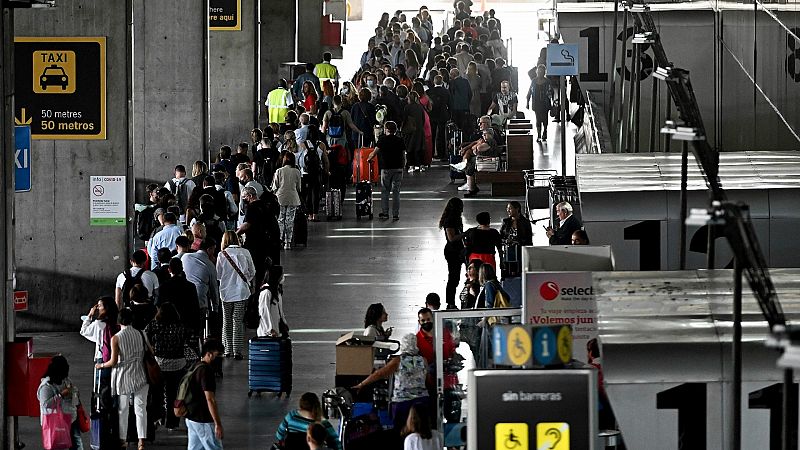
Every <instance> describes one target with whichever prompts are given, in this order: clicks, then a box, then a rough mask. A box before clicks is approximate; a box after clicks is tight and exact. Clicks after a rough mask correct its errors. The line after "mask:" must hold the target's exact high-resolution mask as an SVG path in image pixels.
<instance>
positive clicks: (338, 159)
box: [331, 144, 350, 167]
mask: <svg viewBox="0 0 800 450" xmlns="http://www.w3.org/2000/svg"><path fill="white" fill-rule="evenodd" d="M331 152H332V153H333V158H331V160H332V161H333V162H334V163H335V164H336V165H337V166H340V167H346V166H348V165H349V164H350V158H349V156H348V154H347V149H346V148H344V146H343V145H339V144H334V145H332V146H331Z"/></svg>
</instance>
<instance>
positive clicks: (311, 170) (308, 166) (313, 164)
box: [303, 140, 322, 177]
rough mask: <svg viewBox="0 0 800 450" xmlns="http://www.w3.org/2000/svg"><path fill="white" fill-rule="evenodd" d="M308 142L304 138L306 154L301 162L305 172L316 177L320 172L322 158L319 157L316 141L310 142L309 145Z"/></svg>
mask: <svg viewBox="0 0 800 450" xmlns="http://www.w3.org/2000/svg"><path fill="white" fill-rule="evenodd" d="M309 142H310V141H308V140H306V154H305V156H303V163H304V168H305V170H306V173H307V174H308V175H310V176H312V177H316V176H319V173H320V172H321V170H320V169H321V165H322V160H321V159H320V157H319V152H317V143H316V142H311V145H309Z"/></svg>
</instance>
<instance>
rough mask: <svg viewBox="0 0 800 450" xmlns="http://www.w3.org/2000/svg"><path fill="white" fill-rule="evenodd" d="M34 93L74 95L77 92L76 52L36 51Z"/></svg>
mask: <svg viewBox="0 0 800 450" xmlns="http://www.w3.org/2000/svg"><path fill="white" fill-rule="evenodd" d="M32 75H33V92H35V93H37V94H72V93H74V92H75V84H76V79H75V52H74V51H71V50H61V51H59V50H36V51H34V52H33V71H32Z"/></svg>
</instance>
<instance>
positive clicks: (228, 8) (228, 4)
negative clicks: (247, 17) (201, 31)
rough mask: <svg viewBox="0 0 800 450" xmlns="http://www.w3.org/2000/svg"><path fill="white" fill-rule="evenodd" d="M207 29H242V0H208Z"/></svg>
mask: <svg viewBox="0 0 800 450" xmlns="http://www.w3.org/2000/svg"><path fill="white" fill-rule="evenodd" d="M208 29H209V30H215V31H239V30H241V29H242V0H209V2H208Z"/></svg>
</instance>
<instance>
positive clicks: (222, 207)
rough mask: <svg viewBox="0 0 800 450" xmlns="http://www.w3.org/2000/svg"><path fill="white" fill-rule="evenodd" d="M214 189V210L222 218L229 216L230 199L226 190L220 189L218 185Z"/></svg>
mask: <svg viewBox="0 0 800 450" xmlns="http://www.w3.org/2000/svg"><path fill="white" fill-rule="evenodd" d="M214 189H216V190H215V191H214V195H213V197H214V212H215V213H216V214H217V216H219V217H220V218H221V219H222V220H225V219H227V218H228V199H227V198H225V190H224V189H223V190H219V189H217V188H216V187H215V188H214Z"/></svg>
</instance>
